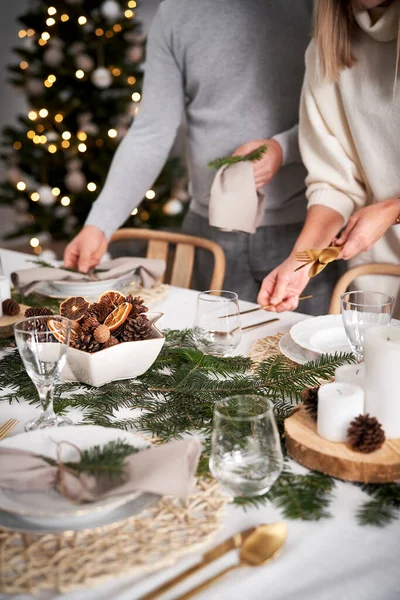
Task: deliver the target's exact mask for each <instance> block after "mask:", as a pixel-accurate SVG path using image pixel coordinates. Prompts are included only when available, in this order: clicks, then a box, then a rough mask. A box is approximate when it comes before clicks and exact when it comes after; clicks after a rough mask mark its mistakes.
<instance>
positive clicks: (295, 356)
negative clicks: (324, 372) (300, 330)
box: [279, 331, 320, 365]
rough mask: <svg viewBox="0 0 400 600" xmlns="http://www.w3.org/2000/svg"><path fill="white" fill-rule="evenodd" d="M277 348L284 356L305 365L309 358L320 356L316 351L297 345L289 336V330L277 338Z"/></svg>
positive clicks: (314, 358)
mask: <svg viewBox="0 0 400 600" xmlns="http://www.w3.org/2000/svg"><path fill="white" fill-rule="evenodd" d="M279 350H280V351H281V352H282V354H283V355H284V356H286V357H287V358H290V360H292V361H293V362H295V363H297V364H299V365H305V364H306V363H308V362H310V360H316V359H317V358H318V357H319V356H320V355H319V354H317V353H316V352H311V350H306V349H305V348H302V347H301V346H298V345H297V344H296V342H294V341H293V340H292V338H291V337H290V333H289V331H288V332H287V333H285V335H284V336H283V337H282V338H281V339H280V340H279Z"/></svg>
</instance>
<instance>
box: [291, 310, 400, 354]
mask: <svg viewBox="0 0 400 600" xmlns="http://www.w3.org/2000/svg"><path fill="white" fill-rule="evenodd" d="M391 325H392V326H393V327H399V326H400V321H397V320H396V319H392V321H391ZM290 336H291V338H292V340H293V341H294V342H295V343H296V344H297V345H298V346H300V347H301V348H304V349H305V350H311V352H316V353H318V354H334V353H335V352H351V348H350V344H349V342H348V341H347V337H346V332H345V329H344V325H343V320H342V315H324V316H321V317H312V318H310V319H306V320H305V321H300V322H299V323H296V324H295V325H293V327H292V328H291V330H290Z"/></svg>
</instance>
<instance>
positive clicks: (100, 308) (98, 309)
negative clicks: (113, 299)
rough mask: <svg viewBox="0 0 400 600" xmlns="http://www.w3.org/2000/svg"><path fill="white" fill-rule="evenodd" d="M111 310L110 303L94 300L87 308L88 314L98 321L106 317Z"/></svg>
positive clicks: (101, 321)
mask: <svg viewBox="0 0 400 600" xmlns="http://www.w3.org/2000/svg"><path fill="white" fill-rule="evenodd" d="M110 312H111V306H110V304H108V303H106V302H94V303H93V304H91V305H90V307H89V310H88V313H87V314H88V316H90V317H96V319H97V320H98V322H99V323H103V321H104V320H105V319H106V318H107V317H108V315H109V314H110Z"/></svg>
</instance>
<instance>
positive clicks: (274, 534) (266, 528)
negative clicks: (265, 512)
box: [175, 521, 287, 600]
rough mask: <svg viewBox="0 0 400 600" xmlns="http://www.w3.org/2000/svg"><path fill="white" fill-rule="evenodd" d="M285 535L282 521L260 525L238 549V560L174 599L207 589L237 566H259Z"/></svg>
mask: <svg viewBox="0 0 400 600" xmlns="http://www.w3.org/2000/svg"><path fill="white" fill-rule="evenodd" d="M286 537H287V525H286V523H284V522H283V521H278V522H277V523H271V524H270V525H261V526H260V527H257V529H256V530H255V531H254V532H253V533H252V534H250V535H249V537H248V538H247V539H246V540H245V541H244V542H243V545H242V547H241V549H240V554H239V562H238V563H236V564H235V565H232V566H230V567H227V568H226V569H224V570H223V571H221V572H220V573H217V575H214V577H210V579H207V580H206V581H204V582H203V583H200V585H197V586H196V587H194V588H192V589H191V590H189V591H188V592H186V593H184V594H182V595H181V596H178V597H177V598H175V600H189V599H190V598H193V597H194V596H196V594H198V593H199V592H201V591H203V590H205V589H207V588H208V587H209V586H210V585H212V584H213V583H214V582H215V581H218V580H219V579H221V577H223V576H224V575H226V574H227V573H230V572H231V571H234V570H235V569H238V568H239V567H260V566H261V565H265V564H266V563H268V562H270V561H271V560H273V559H274V558H275V557H276V556H278V554H279V552H280V550H281V548H282V546H283V545H284V543H285V541H286Z"/></svg>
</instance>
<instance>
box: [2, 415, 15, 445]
mask: <svg viewBox="0 0 400 600" xmlns="http://www.w3.org/2000/svg"><path fill="white" fill-rule="evenodd" d="M18 423H19V421H18V419H8V421H6V422H5V423H3V425H1V426H0V440H4V438H5V437H6V436H7V435H8V434H9V433H11V431H12V430H13V429H14V427H16V426H17V425H18Z"/></svg>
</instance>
